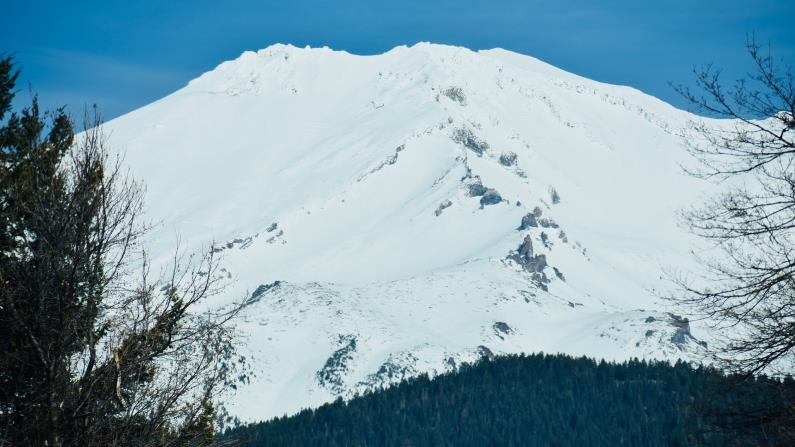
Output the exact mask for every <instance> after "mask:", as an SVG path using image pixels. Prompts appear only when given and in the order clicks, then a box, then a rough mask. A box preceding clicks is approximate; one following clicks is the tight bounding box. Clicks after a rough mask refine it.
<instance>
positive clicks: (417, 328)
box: [108, 43, 703, 419]
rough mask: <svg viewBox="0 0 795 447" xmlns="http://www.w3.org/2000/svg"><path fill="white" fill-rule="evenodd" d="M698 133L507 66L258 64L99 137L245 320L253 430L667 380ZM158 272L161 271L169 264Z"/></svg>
mask: <svg viewBox="0 0 795 447" xmlns="http://www.w3.org/2000/svg"><path fill="white" fill-rule="evenodd" d="M689 118H690V117H689V115H687V114H685V113H684V112H680V111H678V110H675V109H673V108H671V107H670V106H667V105H666V104H664V103H662V102H660V101H658V100H656V99H654V98H651V97H649V96H646V95H643V94H641V93H639V92H637V91H634V90H630V89H626V88H622V87H615V86H610V85H605V84H600V83H597V82H594V81H590V80H587V79H584V78H580V77H578V76H575V75H571V74H568V73H565V72H562V71H560V70H557V69H554V68H553V67H551V66H548V65H546V64H544V63H541V62H540V61H538V60H536V59H532V58H530V57H527V56H522V55H519V54H517V53H511V52H509V51H505V50H497V49H495V50H483V51H477V52H473V51H470V50H468V49H465V48H460V47H452V46H444V45H436V44H430V43H418V44H415V45H412V46H410V47H406V46H401V47H396V48H394V49H392V50H390V51H387V52H385V53H383V54H380V55H374V56H358V55H352V54H349V53H346V52H341V51H334V50H331V49H328V48H309V49H308V48H296V47H294V46H291V45H282V44H278V45H272V46H270V47H267V48H265V49H262V50H259V51H257V52H246V53H243V54H242V55H241V56H240V57H239V58H237V59H235V60H234V61H229V62H224V63H223V64H221V65H219V66H218V67H217V68H216V69H214V70H213V71H211V72H208V73H205V74H204V75H202V76H201V77H199V78H197V79H196V80H194V81H192V82H191V83H190V85H189V86H188V87H186V88H185V89H183V90H181V91H179V92H177V93H175V94H172V95H170V96H168V97H166V98H163V99H162V100H160V101H157V102H156V103H153V104H151V105H149V106H147V107H144V108H143V109H140V110H138V111H136V112H134V113H131V114H128V115H125V116H123V117H121V118H118V119H116V120H114V121H112V122H111V123H109V124H108V127H109V128H110V130H111V135H112V140H111V143H112V144H114V145H115V146H117V147H122V148H125V149H126V154H127V155H126V160H127V161H128V163H129V164H130V167H131V168H132V169H133V172H135V173H136V175H138V176H140V177H142V179H143V180H144V181H145V183H146V185H147V191H148V196H149V197H150V198H152V200H150V201H149V203H150V206H151V208H150V210H149V213H150V217H151V218H152V220H153V221H161V222H163V225H162V228H160V229H159V230H157V231H156V232H155V233H153V235H152V241H153V246H152V252H153V253H155V254H159V255H160V256H162V257H163V259H167V258H169V256H170V254H171V251H170V249H171V247H172V245H173V244H172V242H173V239H174V238H173V234H174V230H175V229H176V231H177V232H178V233H179V234H181V235H182V237H183V241H185V245H187V246H188V248H189V249H195V250H200V249H201V247H202V246H203V245H202V244H206V243H208V242H209V241H213V240H215V241H220V244H219V245H218V246H217V247H216V250H218V251H219V252H220V256H221V257H222V259H223V260H222V265H221V270H220V271H221V272H222V273H223V275H224V278H225V280H226V281H228V282H229V289H228V291H227V294H226V295H224V296H222V297H219V298H218V303H217V304H218V305H223V304H224V303H226V302H228V300H232V299H235V298H240V297H248V298H249V302H250V305H249V307H248V308H247V313H246V317H245V321H244V322H242V323H241V327H243V328H244V329H245V330H246V331H247V333H248V335H249V337H250V340H251V344H250V349H251V351H252V353H253V357H254V359H255V363H256V368H257V379H256V380H255V381H254V382H253V383H252V385H251V387H250V388H249V389H248V390H246V391H244V392H243V393H241V395H240V396H238V398H236V400H235V401H234V405H233V406H232V410H233V411H236V412H237V413H238V414H239V415H240V416H241V417H243V418H244V419H263V418H266V417H269V416H272V415H279V414H283V413H285V412H292V411H295V410H298V409H299V408H301V407H305V406H309V405H317V404H320V403H323V402H325V401H328V400H331V399H334V398H335V397H338V396H343V397H346V396H350V395H352V394H354V393H356V392H362V391H365V390H367V389H372V388H373V387H378V386H382V385H387V384H389V383H392V382H394V381H395V380H399V379H400V378H403V377H409V376H412V375H416V374H420V373H429V374H435V373H438V372H443V371H447V370H449V369H450V368H451V367H454V366H451V365H458V364H460V363H461V362H466V361H473V360H476V359H478V358H480V357H482V356H489V355H493V354H495V353H496V354H498V353H515V352H534V351H544V352H565V353H569V354H575V355H581V354H587V355H591V356H596V357H603V358H609V359H614V360H621V359H625V358H629V357H646V358H662V359H675V358H679V357H684V358H688V356H690V355H692V354H693V353H695V352H697V351H698V350H700V349H703V348H702V345H701V344H700V343H699V340H698V338H699V337H702V332H701V331H700V328H699V327H698V326H694V327H693V328H691V327H690V326H689V325H688V326H687V327H686V328H685V327H683V326H682V324H681V321H683V320H682V319H681V318H679V317H678V316H676V315H674V314H672V313H670V312H671V311H672V309H668V308H667V307H666V304H665V303H664V302H660V301H658V300H657V299H656V297H655V296H654V295H653V293H652V292H650V290H659V289H662V288H664V287H665V283H664V282H663V281H662V280H661V279H660V274H659V272H660V270H661V269H663V268H666V267H670V266H681V265H683V264H686V263H687V262H688V261H687V260H688V259H689V256H688V253H689V250H690V247H691V245H692V241H691V240H690V239H688V237H687V235H685V234H684V233H683V230H681V229H680V228H678V227H677V225H676V220H675V215H674V212H675V210H676V209H678V208H679V207H681V206H683V205H685V204H686V200H687V198H688V197H692V195H693V191H699V190H700V189H701V186H700V184H697V183H696V180H694V179H692V178H689V177H687V176H685V175H683V173H682V172H681V169H680V166H679V163H680V162H685V161H686V157H687V154H686V152H685V150H684V149H683V148H682V142H681V141H680V140H679V137H678V136H677V135H678V129H679V127H680V126H682V125H684V123H686V122H687V120H688V119H689ZM164 262H165V261H164Z"/></svg>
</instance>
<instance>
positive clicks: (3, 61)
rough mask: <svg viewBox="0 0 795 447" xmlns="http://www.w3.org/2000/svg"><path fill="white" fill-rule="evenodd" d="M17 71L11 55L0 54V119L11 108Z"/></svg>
mask: <svg viewBox="0 0 795 447" xmlns="http://www.w3.org/2000/svg"><path fill="white" fill-rule="evenodd" d="M18 76H19V71H15V70H14V64H13V60H12V59H11V56H4V55H2V54H0V120H2V119H3V117H4V116H5V114H6V112H8V111H9V110H10V109H11V100H12V99H14V85H15V84H16V81H17V77H18Z"/></svg>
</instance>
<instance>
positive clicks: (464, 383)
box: [224, 354, 795, 446]
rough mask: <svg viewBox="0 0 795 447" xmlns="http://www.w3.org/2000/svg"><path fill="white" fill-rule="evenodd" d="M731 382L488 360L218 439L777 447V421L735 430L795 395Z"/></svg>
mask: <svg viewBox="0 0 795 447" xmlns="http://www.w3.org/2000/svg"><path fill="white" fill-rule="evenodd" d="M729 380H732V381H733V382H732V383H733V384H734V386H732V387H731V388H729V387H727V386H726V384H727V383H728V381H729ZM736 380H739V379H736V378H727V377H725V376H723V375H721V374H720V373H718V372H716V371H715V370H713V369H710V368H703V367H693V366H690V365H688V364H686V363H677V364H675V365H670V364H668V363H663V362H651V363H649V362H646V361H638V360H633V361H630V362H626V363H622V364H615V363H607V362H604V361H602V362H596V361H594V360H591V359H587V358H572V357H568V356H563V355H544V354H535V355H530V356H507V357H498V358H495V359H493V360H490V361H488V360H486V361H482V362H480V363H477V364H475V365H464V366H462V367H460V368H459V369H458V371H457V372H455V373H451V374H445V375H441V376H439V377H436V378H434V379H429V378H428V377H426V376H422V377H419V378H416V379H412V380H409V381H406V382H403V383H401V384H399V385H397V386H395V387H392V388H389V389H386V390H382V391H378V392H375V393H369V394H366V395H364V396H360V397H357V398H355V399H353V400H351V401H349V402H343V401H341V400H338V401H336V402H334V403H332V404H327V405H324V406H322V407H320V408H318V409H316V410H305V411H303V412H301V413H299V414H297V415H295V416H292V417H286V418H278V419H275V420H271V421H268V422H264V423H259V424H253V425H249V426H244V427H238V428H236V429H233V430H229V431H227V432H226V434H225V436H224V439H225V440H235V441H236V444H237V445H244V446H308V445H323V446H426V445H428V446H488V445H499V446H575V445H583V446H586V445H587V446H618V445H626V446H685V445H714V446H729V445H775V444H777V442H776V440H777V435H776V433H777V432H778V430H779V429H780V428H782V427H776V423H775V421H770V422H767V423H765V424H763V425H762V426H759V427H758V428H756V429H753V430H751V431H748V430H747V429H746V430H745V431H746V433H748V435H746V436H750V437H743V438H740V437H738V436H737V435H736V433H735V432H734V430H733V428H734V427H739V426H740V425H742V424H745V423H747V422H758V421H757V420H756V419H757V418H758V417H763V414H762V413H760V411H761V410H763V409H764V408H769V405H770V404H774V403H775V402H778V401H781V402H786V399H787V396H789V399H790V401H792V395H793V391H794V390H793V389H794V388H795V384H794V383H793V381H792V380H789V379H788V380H786V381H784V382H783V383H782V382H777V381H774V380H771V379H767V378H759V379H756V380H753V381H745V382H744V385H741V386H738V385H737V383H736ZM717 409H720V412H718V411H717ZM729 413H738V414H744V415H745V416H742V417H740V416H739V415H738V414H735V415H730V414H729ZM752 414H753V416H750V415H752ZM751 417H753V419H754V420H753V421H751ZM783 428H785V427H783Z"/></svg>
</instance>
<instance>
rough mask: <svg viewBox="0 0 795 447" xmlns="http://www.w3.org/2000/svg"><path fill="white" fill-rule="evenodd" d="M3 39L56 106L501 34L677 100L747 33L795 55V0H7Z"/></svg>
mask: <svg viewBox="0 0 795 447" xmlns="http://www.w3.org/2000/svg"><path fill="white" fill-rule="evenodd" d="M2 2H3V6H2V10H3V11H2V14H0V51H5V52H9V51H10V52H14V53H15V54H16V59H17V61H18V62H19V63H20V64H21V65H22V68H23V75H22V79H21V83H20V92H19V94H18V100H17V104H18V105H21V104H22V103H25V102H27V101H29V99H30V96H29V94H28V89H27V85H28V84H31V85H32V87H33V90H34V91H36V92H38V93H39V94H40V96H41V99H42V102H43V103H44V104H45V105H46V106H48V107H54V106H60V105H67V106H68V107H69V108H70V109H71V110H73V111H75V112H80V111H81V110H82V108H83V106H84V105H85V104H86V103H93V102H96V103H97V104H98V105H99V106H100V108H101V110H102V111H103V112H104V114H105V117H106V118H112V117H115V116H118V115H120V114H123V113H125V112H128V111H130V110H133V109H135V108H137V107H140V106H143V105H145V104H147V103H149V102H152V101H154V100H156V99H158V98H161V97H163V96H165V95H167V94H168V93H170V92H172V91H174V90H176V89H178V88H180V87H182V86H183V85H185V84H186V83H187V82H188V81H189V80H190V79H192V78H195V77H196V76H198V75H199V74H201V73H203V72H205V71H207V70H210V69H212V68H213V67H215V66H216V65H217V64H219V63H220V62H222V61H224V60H228V59H232V58H235V57H237V56H238V55H239V54H240V53H242V52H243V51H245V50H256V49H259V48H263V47H266V46H268V45H270V44H273V43H277V42H282V43H292V44H294V45H297V46H305V45H311V46H324V45H325V46H329V47H331V48H335V49H344V50H347V51H349V52H351V53H357V54H373V53H380V52H383V51H385V50H388V49H390V48H392V47H394V46H396V45H400V44H413V43H416V42H419V41H431V42H436V43H446V44H454V45H463V46H467V47H469V48H472V49H481V48H493V47H502V48H506V49H509V50H513V51H517V52H520V53H525V54H529V55H532V56H535V57H538V58H539V59H542V60H544V61H546V62H549V63H551V64H553V65H556V66H558V67H561V68H563V69H565V70H568V71H571V72H574V73H577V74H579V75H583V76H586V77H589V78H592V79H596V80H599V81H603V82H609V83H614V84H624V85H630V86H633V87H635V88H638V89H640V90H643V91H644V92H647V93H650V94H652V95H654V96H657V97H660V98H662V99H664V100H666V101H668V102H671V103H673V104H674V105H677V106H680V107H681V106H683V105H684V104H683V103H682V101H681V99H680V98H679V97H678V96H677V94H676V93H675V92H674V91H673V90H672V89H671V87H670V86H669V82H673V83H675V84H678V83H685V84H687V83H689V82H690V81H691V80H692V74H691V70H692V68H693V66H694V65H701V64H703V63H706V62H715V63H716V64H717V65H720V66H722V67H724V68H725V69H726V73H727V75H729V76H733V75H742V74H744V73H745V72H746V71H748V70H749V69H750V67H749V65H748V58H747V54H746V53H745V52H744V49H743V44H744V42H745V38H746V35H747V33H749V32H755V33H756V34H757V36H758V38H759V40H761V41H763V42H770V43H771V44H772V46H773V48H774V51H775V55H776V56H778V57H781V58H784V59H785V60H788V61H790V62H792V61H793V60H795V1H793V0H754V1H750V0H746V1H734V0H723V1H712V0H702V1H700V0H689V1H655V2H648V1H638V0H622V1H618V0H616V1H602V2H587V1H578V0H568V1H565V2H563V1H553V0H547V1H543V2H542V1H507V0H503V1H497V0H495V1H469V0H457V1H447V0H442V1H431V0H426V1H414V0H411V1H400V2H398V1H382V0H372V1H361V0H360V1H350V0H340V1H299V0H296V1H284V2H276V1H218V0H215V1H205V0H197V1H190V2H188V1H179V0H172V1H148V0H140V1H129V0H127V1H113V0H104V1H93V0H87V1H81V2H64V1H58V2H55V1H35V0H2Z"/></svg>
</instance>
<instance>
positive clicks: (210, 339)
mask: <svg viewBox="0 0 795 447" xmlns="http://www.w3.org/2000/svg"><path fill="white" fill-rule="evenodd" d="M12 69H13V67H12V64H11V61H10V59H8V58H6V59H2V60H0V112H2V113H3V114H4V113H5V112H7V111H8V109H9V104H10V100H11V98H12V97H13V88H14V81H15V78H16V74H15V73H13V72H12ZM100 124H101V122H100V120H99V119H98V118H97V119H96V120H94V121H87V122H86V131H85V132H84V133H82V134H81V135H79V136H76V135H75V132H74V126H73V124H72V121H71V120H70V119H69V117H68V116H67V115H66V114H65V113H64V111H63V110H56V111H55V112H51V113H44V112H41V111H40V110H39V106H38V102H37V100H36V99H35V97H34V99H33V102H32V104H31V105H30V106H29V107H27V108H24V109H22V110H21V111H15V112H13V113H11V114H10V115H9V116H8V117H7V118H6V119H5V120H3V121H1V122H0V342H1V343H2V345H0V447H6V446H14V447H22V446H45V445H46V446H50V447H68V446H69V447H71V446H80V447H84V446H97V447H99V446H108V445H113V446H117V447H121V446H136V447H138V446H141V447H143V446H166V445H168V446H175V445H176V446H183V445H187V446H198V445H207V444H209V443H210V442H211V441H212V435H213V431H214V429H215V427H216V425H215V419H216V417H217V416H219V413H220V412H219V411H218V410H217V404H218V403H219V402H220V399H219V397H220V395H221V394H222V393H223V392H224V391H225V390H227V389H229V388H231V387H233V386H234V383H235V382H237V381H238V380H239V378H240V376H239V375H238V373H239V372H240V373H243V371H242V370H241V369H240V368H238V366H239V365H240V364H241V363H243V362H244V360H243V359H242V358H238V357H237V356H236V355H235V350H234V346H233V344H232V341H233V337H234V334H233V332H232V329H231V327H229V326H228V325H227V324H226V323H227V321H229V319H231V318H232V317H233V316H234V314H235V312H236V311H237V309H239V308H235V309H232V310H230V311H228V312H226V311H225V312H224V313H223V314H221V313H216V312H202V313H201V314H197V313H195V312H194V309H195V306H196V305H197V304H198V303H200V302H201V301H203V300H204V299H206V298H207V297H209V296H211V295H212V294H213V293H217V292H218V291H219V290H220V289H219V286H218V285H217V283H218V281H220V279H219V278H220V276H218V275H217V274H216V273H215V266H216V263H215V262H214V261H213V258H212V251H210V254H207V255H205V256H202V257H200V258H199V259H197V260H195V261H189V260H188V261H185V262H184V263H183V262H181V261H180V259H181V258H180V256H179V254H177V255H175V259H174V263H173V265H172V266H171V270H167V271H165V272H164V275H163V276H162V277H160V278H151V277H149V274H148V264H147V258H146V256H145V255H144V254H143V253H141V254H139V253H140V249H141V248H142V247H141V245H140V242H141V237H142V236H143V234H144V232H145V229H146V228H145V226H143V225H141V224H140V223H138V216H139V215H140V213H141V211H142V206H143V204H142V193H141V190H140V188H139V187H138V186H137V184H136V183H135V182H133V181H132V180H131V179H129V178H128V177H126V176H125V175H124V173H123V171H122V170H121V165H120V164H119V163H118V162H116V163H113V162H112V161H110V160H109V152H108V148H107V147H106V146H105V140H104V138H103V136H102V133H101V128H100ZM139 269H140V273H137V272H138V271H139ZM134 272H136V278H132V277H131V275H132V274H133V273H134ZM138 278H140V279H138ZM243 374H244V373H243Z"/></svg>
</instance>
